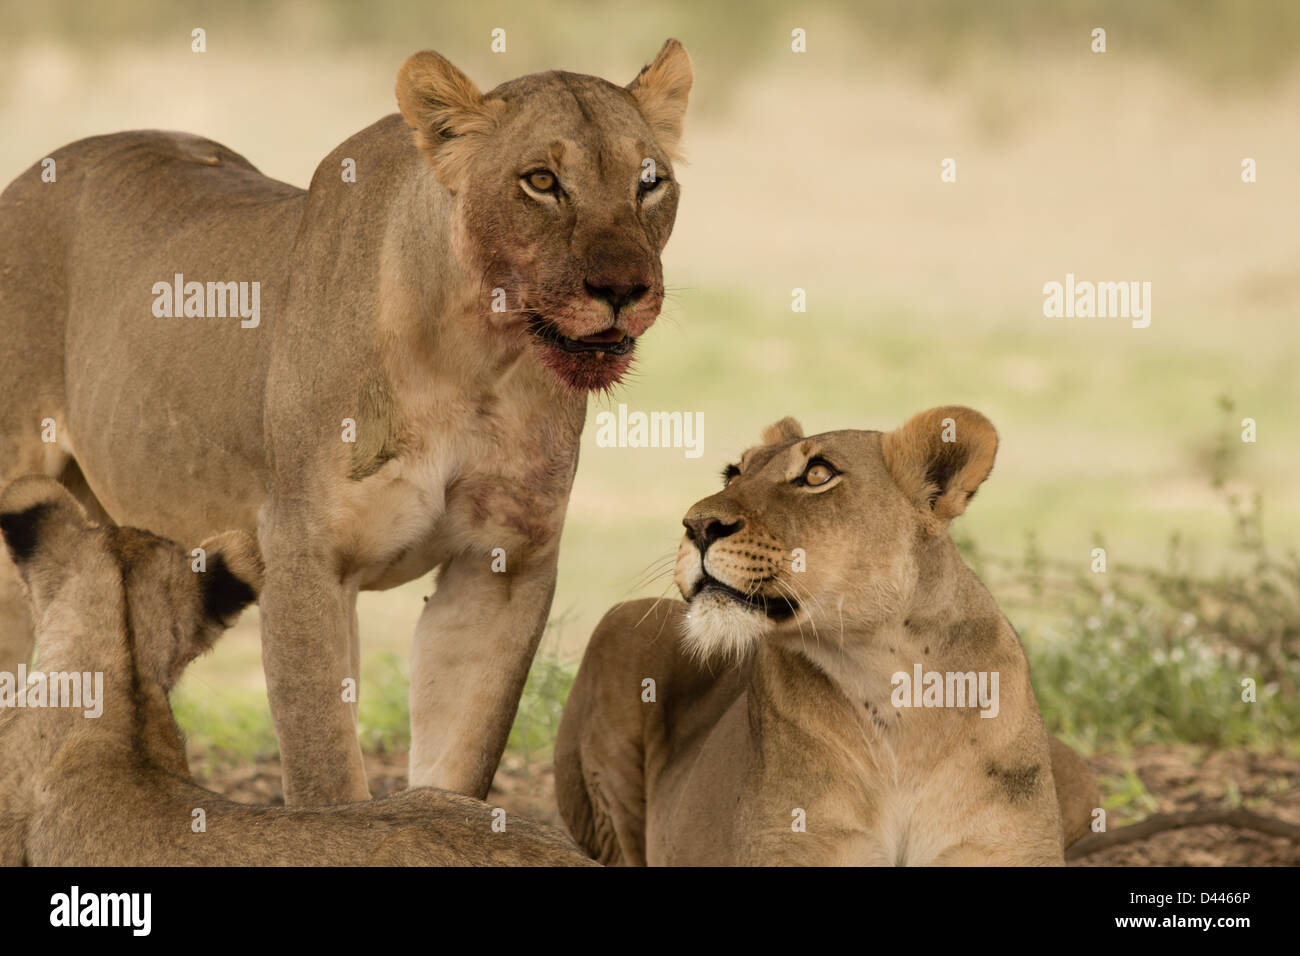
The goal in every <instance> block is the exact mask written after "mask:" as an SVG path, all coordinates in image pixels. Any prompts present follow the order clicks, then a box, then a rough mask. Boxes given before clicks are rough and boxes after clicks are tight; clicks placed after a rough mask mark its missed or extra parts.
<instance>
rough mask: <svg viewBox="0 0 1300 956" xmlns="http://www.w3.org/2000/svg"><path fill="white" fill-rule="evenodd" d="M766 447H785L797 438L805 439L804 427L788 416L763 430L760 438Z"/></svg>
mask: <svg viewBox="0 0 1300 956" xmlns="http://www.w3.org/2000/svg"><path fill="white" fill-rule="evenodd" d="M759 437H760V439H761V440H762V442H763V444H764V445H783V444H785V443H786V442H788V441H794V440H795V439H796V438H803V426H802V425H800V424H799V423H798V422H797V421H795V420H794V419H793V418H791V417H790V416H789V415H787V416H786V417H785V418H783V419H781V420H780V421H779V422H776V423H775V424H773V425H768V426H767V427H766V428H764V429H763V434H762V435H761V436H759Z"/></svg>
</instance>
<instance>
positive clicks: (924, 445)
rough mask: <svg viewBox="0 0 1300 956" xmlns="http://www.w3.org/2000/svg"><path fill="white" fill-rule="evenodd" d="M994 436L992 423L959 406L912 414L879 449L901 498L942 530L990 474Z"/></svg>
mask: <svg viewBox="0 0 1300 956" xmlns="http://www.w3.org/2000/svg"><path fill="white" fill-rule="evenodd" d="M997 450H998V433H997V430H996V429H994V427H993V423H992V422H990V421H989V420H988V419H987V418H985V417H984V416H983V415H981V414H980V413H979V412H977V411H975V410H974V409H973V408H966V407H964V406H961V405H944V406H941V407H939V408H932V409H930V410H929V411H924V412H921V413H920V414H917V415H913V416H912V417H911V418H909V419H908V420H907V423H906V424H904V425H903V427H902V428H899V429H897V430H896V431H892V432H889V433H887V434H886V435H885V436H884V437H883V438H882V439H881V451H882V453H883V454H884V456H885V464H886V465H887V466H888V467H889V471H890V474H891V475H893V478H894V481H895V483H896V484H897V485H898V487H899V488H900V489H902V491H903V494H905V495H906V496H907V497H908V499H909V500H911V501H912V503H913V504H915V505H916V506H917V507H918V508H920V509H921V510H922V511H924V512H926V513H927V515H929V516H930V517H931V518H932V520H933V522H934V530H936V531H937V530H942V529H943V528H944V527H946V526H947V524H948V522H949V521H951V520H952V519H953V518H955V517H957V515H959V514H961V513H962V512H963V511H965V510H966V505H967V503H969V501H970V499H971V498H973V497H974V496H975V492H976V491H977V490H978V489H979V486H980V484H981V483H983V481H984V479H985V478H987V477H988V476H989V472H990V471H992V470H993V459H994V457H995V456H996V454H997Z"/></svg>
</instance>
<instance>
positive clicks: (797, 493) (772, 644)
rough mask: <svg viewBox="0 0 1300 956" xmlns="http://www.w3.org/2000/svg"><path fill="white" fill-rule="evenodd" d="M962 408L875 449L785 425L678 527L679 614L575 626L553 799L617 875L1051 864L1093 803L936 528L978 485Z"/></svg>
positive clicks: (988, 442) (655, 605)
mask: <svg viewBox="0 0 1300 956" xmlns="http://www.w3.org/2000/svg"><path fill="white" fill-rule="evenodd" d="M996 449H997V434H996V432H995V431H994V429H993V426H992V425H991V424H989V422H988V420H987V419H986V418H984V416H983V415H980V414H979V413H978V412H975V411H972V410H971V409H968V408H961V407H957V406H949V407H944V408H935V409H932V410H930V411H928V412H924V413H922V414H920V415H917V416H915V417H914V418H912V419H911V420H910V421H908V422H907V424H905V425H904V426H903V427H902V428H900V429H898V430H897V431H893V432H889V433H881V432H874V431H838V432H829V433H826V434H822V435H814V436H812V437H807V438H806V437H804V436H803V432H802V429H801V428H800V427H799V425H798V424H797V423H796V422H795V421H794V420H793V419H789V418H787V419H785V420H783V421H781V422H780V423H778V424H776V425H774V426H772V427H770V428H768V429H767V430H766V431H765V432H764V434H763V444H762V445H760V446H758V447H756V448H751V449H750V450H749V451H747V452H745V454H744V456H743V457H742V458H741V460H740V463H739V464H737V465H732V466H729V467H728V468H727V469H726V473H725V475H724V482H725V487H724V488H723V490H722V491H720V492H718V493H717V494H715V495H713V496H711V497H709V498H705V499H704V500H703V501H700V502H698V503H697V504H696V505H695V506H694V507H692V508H691V509H690V511H688V512H687V514H686V518H685V521H684V522H683V523H684V524H685V526H686V534H685V537H684V538H683V540H682V542H681V546H680V548H679V549H678V553H677V568H676V575H675V581H676V584H677V587H678V588H679V589H680V591H681V593H682V596H683V597H684V598H685V599H686V603H684V604H683V603H681V602H668V601H638V602H634V603H630V604H621V605H618V606H617V607H615V608H614V609H613V610H611V611H610V612H609V613H608V614H607V615H606V616H605V618H604V620H603V621H601V623H600V625H599V626H598V627H597V629H596V632H595V634H594V635H593V636H592V639H591V643H590V644H589V645H588V647H587V652H586V656H585V658H584V659H583V662H582V667H581V669H580V671H579V672H578V677H577V680H576V682H575V683H574V685H573V691H572V694H571V696H570V697H569V701H568V704H567V706H566V709H565V713H564V717H563V720H562V722H561V725H560V732H559V739H558V741H557V743H556V748H555V764H556V769H555V778H556V797H557V800H558V802H559V806H560V811H561V813H562V814H563V816H564V819H565V821H566V823H567V824H568V826H569V829H570V831H571V832H572V833H573V835H574V836H575V837H576V838H577V840H578V842H579V843H580V844H582V846H584V847H585V848H586V849H587V850H588V852H590V853H591V854H592V855H593V856H595V857H596V858H597V859H599V860H601V861H602V862H606V863H625V864H647V863H648V864H652V865H654V864H724V865H725V864H730V865H752V864H812V865H828V864H865V865H939V864H1058V865H1059V864H1062V863H1063V862H1064V860H1063V845H1064V844H1065V843H1066V842H1072V841H1073V840H1074V839H1077V838H1078V837H1079V836H1080V835H1082V833H1083V832H1085V831H1086V829H1087V821H1088V813H1089V810H1090V808H1091V807H1093V806H1095V802H1096V787H1095V783H1094V781H1093V779H1092V776H1091V774H1090V772H1089V770H1088V768H1087V766H1086V765H1085V764H1084V763H1083V761H1082V759H1081V758H1080V757H1079V756H1078V755H1077V754H1075V753H1074V751H1072V750H1070V749H1069V748H1068V747H1066V746H1065V745H1064V744H1061V743H1060V742H1059V741H1056V740H1055V739H1054V738H1052V737H1050V736H1049V735H1048V733H1047V731H1046V730H1045V729H1044V727H1043V721H1042V718H1041V716H1040V715H1039V711H1038V705H1037V703H1036V701H1035V700H1034V692H1033V689H1032V688H1031V687H1030V684H1029V668H1028V665H1027V663H1026V660H1025V652H1024V648H1023V647H1022V646H1021V644H1020V640H1019V638H1018V636H1017V635H1016V632H1015V630H1014V629H1013V628H1012V626H1011V624H1010V623H1009V622H1008V621H1007V619H1006V618H1005V617H1004V616H1003V615H1002V613H1001V612H1000V611H999V609H998V606H997V604H996V603H995V602H994V600H993V598H992V596H991V595H990V594H989V592H988V591H987V590H986V589H985V588H984V586H983V585H982V584H981V583H980V581H979V579H978V578H977V577H976V576H975V574H974V572H972V571H971V570H970V568H968V567H967V566H966V565H965V564H964V563H963V561H962V560H961V558H960V556H959V555H958V553H957V549H956V548H955V547H954V545H953V542H952V539H951V538H950V537H949V535H948V524H949V522H950V521H951V520H952V519H953V518H955V517H956V516H957V515H959V514H961V513H962V512H963V511H964V510H965V509H966V505H967V503H968V502H969V500H970V498H971V496H972V495H974V494H975V491H976V489H977V488H978V487H979V486H980V483H981V482H982V481H983V480H984V479H985V477H986V476H987V475H988V473H989V470H990V469H991V468H992V467H993V456H994V453H995V451H996Z"/></svg>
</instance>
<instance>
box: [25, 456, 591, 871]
mask: <svg viewBox="0 0 1300 956" xmlns="http://www.w3.org/2000/svg"><path fill="white" fill-rule="evenodd" d="M0 533H3V536H4V542H5V545H6V547H7V549H8V551H9V554H10V556H11V558H12V559H13V560H14V562H15V563H16V564H17V566H18V568H19V570H20V571H21V573H22V577H23V580H24V582H25V583H26V586H27V589H28V591H29V593H30V599H31V602H32V606H33V611H34V612H35V615H36V619H37V621H38V622H39V623H38V626H37V646H36V650H37V659H36V664H35V672H36V673H38V674H39V675H41V679H43V680H45V679H48V682H49V687H50V688H51V689H50V694H51V695H52V694H53V693H54V688H56V687H58V688H60V694H61V693H62V688H64V687H70V686H72V684H71V683H70V681H69V679H68V676H67V675H74V676H75V677H76V678H78V682H77V685H76V686H77V688H78V691H79V692H80V693H81V694H82V696H81V699H74V700H72V701H69V700H67V699H65V698H64V697H62V696H60V698H59V699H58V700H57V701H56V700H54V699H53V698H52V697H50V696H47V697H45V698H44V699H43V700H42V701H41V706H35V705H34V704H33V702H32V701H31V700H30V699H29V700H28V701H27V706H26V707H24V708H22V709H18V708H16V707H13V706H12V704H13V702H12V701H9V702H7V703H8V706H6V707H5V708H4V709H0V864H7V865H19V864H30V865H32V866H68V865H71V866H176V865H190V864H197V865H221V866H234V865H263V866H267V865H298V866H315V865H333V866H339V865H354V864H356V865H360V864H370V865H378V864H392V865H424V866H429V865H461V866H466V865H485V864H521V865H577V864H587V863H589V862H590V861H589V860H588V859H587V858H586V857H584V856H583V855H582V854H581V853H579V852H578V850H577V848H576V847H574V846H573V844H572V842H571V841H570V840H569V839H568V838H567V837H566V836H565V835H564V834H563V833H561V832H560V831H558V830H553V829H551V828H549V827H544V826H540V825H538V824H534V823H531V822H529V821H527V820H524V819H518V818H514V817H511V818H509V819H508V820H506V821H505V822H506V825H505V829H504V831H502V832H498V831H499V830H500V826H499V823H500V821H501V820H502V819H503V818H501V817H500V816H499V814H498V815H497V817H496V818H495V821H494V815H493V814H494V812H493V808H491V807H489V806H488V805H487V804H485V803H482V802H480V801H478V800H473V799H470V798H469V797H465V796H461V795H459V794H454V793H446V792H443V791H440V790H433V789H421V790H408V791H405V792H404V793H400V794H398V795H396V796H392V797H388V798H386V799H382V800H375V801H372V802H368V803H360V804H350V805H344V806H336V807H257V806H247V805H243V804H238V803H234V802H232V801H230V800H226V799H223V798H222V797H220V796H218V795H217V794H215V793H213V792H211V791H209V790H205V789H203V788H202V787H199V786H197V785H196V784H195V783H194V782H193V780H192V779H191V777H190V773H189V767H188V765H187V762H186V757H185V745H184V741H183V740H182V738H181V734H180V731H179V729H178V728H177V726H176V722H175V720H174V719H173V717H172V712H171V708H170V706H169V705H168V701H167V694H168V691H169V690H170V689H171V687H172V686H173V685H174V684H175V682H176V680H177V679H178V678H179V677H180V675H181V672H182V671H183V670H184V668H185V666H186V664H188V663H189V662H190V661H191V660H192V659H193V658H194V657H196V656H197V655H199V654H200V653H202V652H204V651H205V650H207V649H208V648H209V647H210V646H211V644H212V643H213V642H214V641H215V640H216V639H217V638H218V637H219V636H220V634H221V632H222V631H223V630H224V629H225V628H226V627H228V626H229V625H230V624H232V623H233V622H234V619H235V618H236V617H237V616H238V614H239V612H240V610H241V609H242V608H243V607H244V606H245V605H246V604H248V603H249V602H251V601H252V600H254V598H255V597H256V592H257V589H258V588H259V587H260V585H261V580H262V564H261V560H260V558H259V556H258V552H257V545H256V543H255V542H254V541H253V539H252V538H251V537H250V536H249V535H248V534H246V533H244V532H242V531H235V532H229V533H226V534H222V535H220V536H218V537H216V538H213V539H210V540H207V541H205V542H204V543H203V544H202V545H201V547H202V548H203V551H204V560H205V563H206V569H205V570H203V571H202V572H196V571H194V570H192V564H191V562H192V561H193V560H194V559H193V558H192V557H191V555H190V553H189V552H187V551H185V550H184V549H182V548H181V547H180V546H179V545H177V544H176V543H175V542H172V541H169V540H167V539H165V538H159V537H156V536H155V535H151V534H149V533H147V532H144V531H139V530H137V529H135V528H124V527H112V526H107V527H101V526H97V525H93V524H91V523H90V522H89V521H88V520H87V519H86V516H85V513H84V512H83V510H82V508H81V506H80V505H79V504H78V503H77V502H76V501H75V500H74V499H73V498H72V497H71V496H70V495H69V494H68V493H67V492H66V491H64V490H63V488H62V487H61V486H60V485H58V484H57V483H56V482H54V481H52V480H50V479H47V478H42V477H30V478H20V479H19V480H18V481H16V482H14V483H13V484H12V485H10V486H9V487H8V488H7V489H6V490H5V492H4V493H3V494H2V495H0ZM56 675H58V676H57V682H56ZM5 676H11V675H5ZM83 681H84V682H85V683H84V685H83V683H82V682H83ZM92 687H94V688H96V689H94V690H92ZM13 689H14V690H15V691H16V692H17V693H22V694H26V695H27V696H28V698H31V697H32V693H31V691H30V689H29V688H28V687H26V686H24V687H18V688H13ZM92 696H93V697H94V698H95V699H94V700H93V701H92V700H91V699H90V698H91V697H92ZM74 704H75V706H73V705H74ZM92 705H93V706H92ZM87 708H90V709H89V710H88V709H87ZM494 822H496V823H498V826H496V827H494V826H493V824H494Z"/></svg>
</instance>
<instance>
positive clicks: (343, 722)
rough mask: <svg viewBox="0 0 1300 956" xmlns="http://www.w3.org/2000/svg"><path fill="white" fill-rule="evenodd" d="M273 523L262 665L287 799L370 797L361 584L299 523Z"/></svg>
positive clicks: (266, 549) (266, 542) (266, 548)
mask: <svg viewBox="0 0 1300 956" xmlns="http://www.w3.org/2000/svg"><path fill="white" fill-rule="evenodd" d="M273 527H274V529H275V530H274V531H273V532H271V533H266V532H265V529H264V534H263V540H262V551H263V554H264V555H265V561H266V578H265V584H264V585H263V589H262V594H261V598H260V601H259V605H260V608H261V615H262V667H263V670H264V671H265V672H266V686H267V691H268V695H269V697H270V702H271V716H272V717H273V718H274V720H275V731H276V736H277V737H278V738H279V741H280V760H281V772H282V774H283V778H284V800H285V803H291V804H332V803H349V802H354V801H358V800H368V799H369V798H370V791H369V789H368V787H367V785H366V771H365V765H364V764H363V763H362V759H361V745H360V742H359V741H358V740H357V728H356V708H355V704H354V703H353V700H354V698H355V693H353V694H345V693H344V690H345V684H344V680H345V679H349V678H350V679H351V680H352V682H353V683H352V684H351V685H350V687H351V689H352V690H353V691H354V692H355V690H356V688H357V685H358V684H359V682H360V674H358V673H356V672H355V669H354V667H353V663H352V662H353V661H354V659H355V656H356V655H355V652H354V649H353V646H352V645H353V638H354V634H353V622H354V620H355V613H356V592H355V590H354V589H352V588H349V587H347V586H345V584H344V582H343V581H341V580H340V579H339V575H338V572H337V569H336V568H335V566H334V564H333V563H332V562H331V561H330V560H329V555H330V554H331V552H330V549H329V548H328V547H327V546H326V545H325V544H323V543H317V542H314V541H312V540H311V539H310V538H308V537H306V536H305V535H300V531H301V529H300V528H297V527H296V525H294V524H290V525H287V526H286V525H283V524H277V525H273Z"/></svg>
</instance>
